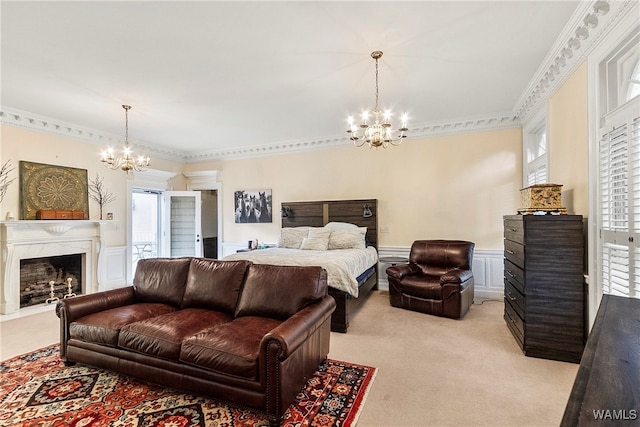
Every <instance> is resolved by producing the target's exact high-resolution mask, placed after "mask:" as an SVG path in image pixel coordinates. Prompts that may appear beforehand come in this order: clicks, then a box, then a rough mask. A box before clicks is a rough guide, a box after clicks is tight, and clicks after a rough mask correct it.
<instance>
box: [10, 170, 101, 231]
mask: <svg viewBox="0 0 640 427" xmlns="http://www.w3.org/2000/svg"><path fill="white" fill-rule="evenodd" d="M19 177H20V219H36V212H37V211H39V210H40V209H55V210H78V211H82V212H84V217H85V218H89V187H88V181H87V170H86V169H77V168H69V167H65V166H56V165H45V164H42V163H32V162H25V161H21V162H20V164H19Z"/></svg>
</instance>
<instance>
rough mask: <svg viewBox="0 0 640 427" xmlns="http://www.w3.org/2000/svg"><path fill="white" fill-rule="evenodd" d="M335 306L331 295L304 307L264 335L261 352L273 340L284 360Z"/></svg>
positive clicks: (326, 317)
mask: <svg viewBox="0 0 640 427" xmlns="http://www.w3.org/2000/svg"><path fill="white" fill-rule="evenodd" d="M335 308H336V301H335V300H334V299H333V297H331V296H325V297H324V298H322V299H321V300H320V301H318V302H316V303H313V304H310V305H308V306H306V307H304V308H303V309H302V310H300V311H298V312H297V313H296V314H294V315H293V316H291V317H289V318H288V319H287V320H285V321H284V322H282V323H281V324H280V325H279V326H278V327H276V328H275V329H273V330H272V331H270V332H269V333H268V334H267V335H265V336H264V338H263V339H262V344H261V348H262V349H263V354H266V350H267V349H268V347H269V345H270V344H271V343H272V342H274V341H275V342H276V344H277V346H278V347H279V348H280V354H279V358H280V360H285V359H286V358H288V357H289V355H290V354H292V353H293V352H294V351H296V349H297V348H298V347H300V346H301V345H302V344H303V343H304V342H305V341H306V340H307V338H308V337H309V336H310V335H312V334H313V333H314V332H315V331H316V330H317V329H318V328H319V327H320V326H321V325H322V324H323V323H324V322H325V321H326V320H327V319H330V318H331V313H333V311H334V310H335Z"/></svg>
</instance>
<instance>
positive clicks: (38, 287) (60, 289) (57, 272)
mask: <svg viewBox="0 0 640 427" xmlns="http://www.w3.org/2000/svg"><path fill="white" fill-rule="evenodd" d="M83 264H84V261H83V255H82V254H72V255H59V256H52V257H43V258H30V259H22V260H20V308H24V307H29V306H32V305H38V304H42V303H47V301H51V300H54V299H55V298H58V299H63V298H67V297H69V298H70V297H72V296H76V295H80V294H81V293H82V282H83V279H82V267H83ZM51 285H53V289H52V288H51Z"/></svg>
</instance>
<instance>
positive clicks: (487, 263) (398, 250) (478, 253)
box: [221, 242, 504, 299]
mask: <svg viewBox="0 0 640 427" xmlns="http://www.w3.org/2000/svg"><path fill="white" fill-rule="evenodd" d="M246 247H247V242H242V243H240V242H223V243H222V257H221V258H223V257H225V256H227V255H230V254H235V253H236V251H237V250H238V249H246ZM410 250H411V248H410V247H409V248H404V247H393V246H384V247H379V248H378V256H379V257H380V258H384V257H389V256H396V257H404V258H407V259H408V258H409V251H410ZM503 259H504V252H503V251H502V250H501V249H500V250H486V249H476V250H474V252H473V266H472V268H473V276H474V290H475V292H474V294H475V297H476V299H502V298H503V296H504V279H503V275H504V261H503ZM389 266H391V264H389V263H385V262H379V263H378V287H379V289H381V290H385V291H388V290H389V281H388V280H387V273H386V270H387V267H389Z"/></svg>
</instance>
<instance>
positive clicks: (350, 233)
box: [329, 227, 367, 250]
mask: <svg viewBox="0 0 640 427" xmlns="http://www.w3.org/2000/svg"><path fill="white" fill-rule="evenodd" d="M366 234H367V227H358V228H357V229H355V230H335V231H332V232H331V236H330V237H329V250H332V249H365V248H366V247H367V244H366V241H365V235H366Z"/></svg>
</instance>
